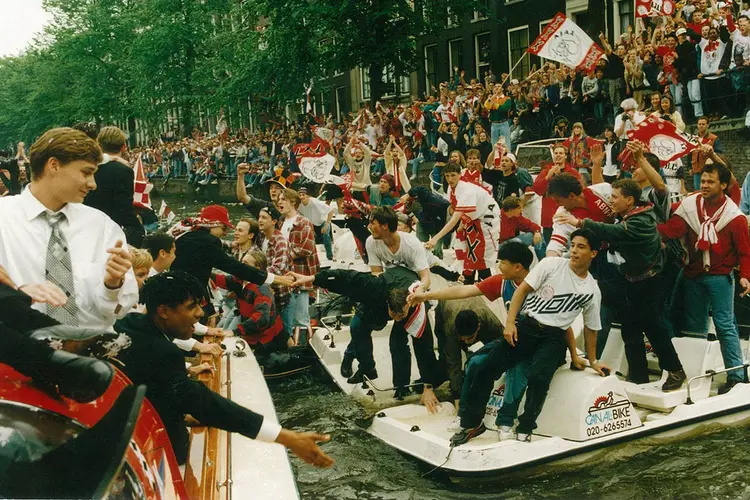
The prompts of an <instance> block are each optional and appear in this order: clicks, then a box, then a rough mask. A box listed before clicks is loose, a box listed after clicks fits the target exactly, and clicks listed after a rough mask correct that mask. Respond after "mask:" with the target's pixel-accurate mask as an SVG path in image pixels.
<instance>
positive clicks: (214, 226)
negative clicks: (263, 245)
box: [169, 205, 293, 312]
mask: <svg viewBox="0 0 750 500" xmlns="http://www.w3.org/2000/svg"><path fill="white" fill-rule="evenodd" d="M233 227H234V226H233V225H232V223H231V222H230V221H229V212H228V211H227V209H226V208H224V207H222V206H220V205H209V206H207V207H204V208H203V210H201V212H200V214H199V215H198V217H192V218H191V217H188V218H186V219H183V220H181V221H180V222H178V223H177V224H175V225H174V226H172V228H171V229H170V230H169V234H170V235H171V236H172V237H173V238H174V239H175V254H176V256H175V260H174V262H173V263H172V268H171V269H172V270H173V271H184V272H186V273H188V274H191V275H193V276H195V277H196V278H197V279H198V281H200V283H201V284H202V285H204V286H205V287H206V289H205V295H204V296H203V299H204V300H205V304H204V307H206V308H207V309H208V310H209V311H210V312H213V307H212V306H211V305H210V304H209V302H208V300H209V297H210V295H209V291H208V281H209V279H210V278H211V272H212V271H213V270H214V269H220V270H221V271H224V272H225V273H227V274H231V275H232V276H234V277H235V278H239V279H241V280H245V281H249V282H251V283H255V284H256V285H262V284H264V283H268V284H270V283H274V284H279V285H287V286H289V285H291V283H292V282H293V280H292V279H290V278H287V277H285V276H276V275H274V274H272V273H269V272H266V271H261V270H259V269H256V268H254V267H250V266H246V265H245V264H243V263H242V262H240V261H238V260H237V259H235V258H234V257H231V256H230V255H229V254H227V253H226V252H225V251H224V248H223V246H222V243H221V239H220V238H221V237H222V236H223V235H224V234H225V233H226V230H227V228H233Z"/></svg>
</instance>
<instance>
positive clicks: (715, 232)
mask: <svg viewBox="0 0 750 500" xmlns="http://www.w3.org/2000/svg"><path fill="white" fill-rule="evenodd" d="M675 215H678V216H680V217H681V218H682V219H683V220H684V221H685V222H686V223H687V225H688V226H690V229H692V230H693V232H694V233H695V234H696V235H697V236H698V239H697V241H696V242H695V249H696V250H699V251H701V252H702V253H703V269H704V270H705V271H708V270H709V269H711V256H710V254H711V252H710V250H711V247H712V246H714V245H717V244H718V242H719V231H721V230H723V229H724V228H725V227H726V225H727V224H729V223H730V222H731V221H733V220H734V219H735V218H737V217H739V216H742V217H744V215H743V214H742V212H740V209H739V208H737V205H735V203H734V202H733V201H732V200H731V199H730V198H729V197H728V196H725V197H724V203H722V204H721V206H720V207H719V208H718V209H717V210H716V212H715V213H714V214H713V215H712V216H710V217H709V215H708V213H707V212H706V207H705V204H704V201H703V196H702V195H701V194H700V193H696V194H694V195H691V196H688V197H687V198H685V199H684V200H682V203H681V204H680V206H679V207H678V208H677V210H676V211H675Z"/></svg>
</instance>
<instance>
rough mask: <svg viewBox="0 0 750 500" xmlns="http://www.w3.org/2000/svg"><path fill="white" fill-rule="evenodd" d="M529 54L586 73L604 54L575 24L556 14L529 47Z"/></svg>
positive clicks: (562, 15) (563, 15)
mask: <svg viewBox="0 0 750 500" xmlns="http://www.w3.org/2000/svg"><path fill="white" fill-rule="evenodd" d="M529 52H530V53H531V54H534V55H537V56H539V57H543V58H545V59H549V60H551V61H556V62H559V63H561V64H564V65H565V66H569V67H571V68H576V69H579V70H582V71H585V72H588V71H590V70H592V69H594V67H595V66H596V61H598V60H599V58H600V57H601V56H602V55H603V54H604V52H603V51H602V49H601V48H600V47H599V46H598V45H597V44H595V43H594V41H593V40H592V39H591V37H589V36H588V35H587V34H586V32H585V31H583V30H582V29H581V28H580V27H579V26H578V25H577V24H576V23H574V22H573V21H571V20H570V19H568V18H566V17H565V14H561V13H559V12H558V13H557V15H556V16H555V17H554V18H553V19H552V21H551V22H550V23H549V24H548V25H547V27H546V28H544V31H543V32H542V34H541V35H539V36H538V37H537V39H536V40H534V43H532V44H531V46H530V47H529Z"/></svg>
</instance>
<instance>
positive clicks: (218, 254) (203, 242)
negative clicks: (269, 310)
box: [171, 229, 268, 287]
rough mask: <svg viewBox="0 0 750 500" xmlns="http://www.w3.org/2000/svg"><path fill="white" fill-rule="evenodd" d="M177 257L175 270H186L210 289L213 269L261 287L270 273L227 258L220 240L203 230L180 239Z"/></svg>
mask: <svg viewBox="0 0 750 500" xmlns="http://www.w3.org/2000/svg"><path fill="white" fill-rule="evenodd" d="M175 254H176V255H177V257H176V258H175V260H174V262H173V263H172V267H171V269H172V270H173V271H184V272H186V273H188V274H192V275H193V276H195V277H196V279H198V281H200V283H201V284H202V285H205V286H206V287H208V280H209V279H210V278H211V272H212V271H213V270H214V269H220V270H222V271H224V272H225V273H227V274H231V275H232V276H234V277H235V278H239V279H241V280H244V281H249V282H251V283H255V284H256V285H262V284H263V283H264V282H265V281H266V278H267V277H268V273H267V272H266V271H261V270H260V269H257V268H255V267H250V266H246V265H245V264H243V263H242V262H240V261H239V260H237V259H235V258H234V257H231V256H230V255H228V254H227V253H226V252H225V251H224V249H223V247H222V245H221V240H220V239H219V238H217V237H215V236H212V235H211V233H209V232H208V231H204V230H200V229H199V230H197V231H192V232H190V233H188V234H185V235H182V236H181V237H179V238H177V241H176V242H175Z"/></svg>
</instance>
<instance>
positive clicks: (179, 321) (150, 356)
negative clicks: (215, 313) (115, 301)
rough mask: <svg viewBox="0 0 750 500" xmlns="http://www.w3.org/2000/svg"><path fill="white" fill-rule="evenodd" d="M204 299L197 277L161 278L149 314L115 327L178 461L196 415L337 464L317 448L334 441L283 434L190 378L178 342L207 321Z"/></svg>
mask: <svg viewBox="0 0 750 500" xmlns="http://www.w3.org/2000/svg"><path fill="white" fill-rule="evenodd" d="M203 295H204V285H203V283H201V282H199V281H197V280H196V279H195V278H194V277H193V276H190V275H189V274H186V273H182V272H171V271H169V272H164V273H161V274H159V275H157V276H154V277H152V278H150V279H149V280H148V281H147V282H146V283H145V284H144V285H143V289H142V296H143V300H144V302H145V303H146V310H147V314H138V313H131V314H129V315H127V316H126V317H125V318H123V319H122V320H120V321H118V322H117V324H116V325H115V330H116V331H118V332H120V333H127V334H128V335H129V337H130V339H131V345H130V347H129V348H128V349H125V350H123V351H121V352H120V354H119V355H118V360H119V361H120V362H121V363H122V364H123V365H124V366H123V372H125V375H127V376H128V378H129V379H130V380H131V381H132V382H133V383H134V384H136V385H139V384H144V385H146V386H147V387H148V391H147V393H146V396H147V397H148V399H149V401H150V402H151V403H152V404H153V405H154V408H155V409H156V411H157V413H158V414H159V417H161V419H162V422H163V423H164V427H165V429H166V430H167V434H168V436H169V440H170V441H171V443H172V448H173V449H174V453H175V456H176V457H177V462H178V463H179V464H184V463H185V461H186V460H187V452H188V444H189V435H188V432H187V428H186V427H185V421H184V419H185V415H186V414H190V415H191V416H192V417H193V418H195V419H197V420H198V421H199V422H200V423H201V424H202V425H207V426H211V427H217V428H219V429H223V430H225V431H228V432H238V433H240V434H242V435H243V436H247V437H249V438H251V439H257V440H259V441H266V442H276V443H279V444H282V445H284V446H286V447H287V448H289V449H290V450H291V451H292V452H293V453H294V454H295V455H297V456H298V457H300V458H301V459H302V460H304V461H306V462H307V463H310V464H312V465H315V466H316V467H330V466H331V465H333V459H332V458H330V457H329V456H328V455H326V454H325V453H324V452H323V451H322V450H321V449H320V447H318V445H317V444H316V442H318V441H324V442H325V441H328V440H330V436H327V435H321V434H316V433H312V432H301V433H300V432H294V431H290V430H287V429H283V428H282V427H281V426H280V425H279V424H277V423H275V422H271V421H270V420H268V419H266V418H264V417H263V416H262V415H259V414H257V413H255V412H253V411H252V410H249V409H247V408H245V407H243V406H240V405H238V404H236V403H234V402H232V401H231V400H229V399H226V398H224V397H222V396H221V395H219V394H217V393H215V392H213V391H212V390H211V389H209V388H208V387H207V386H206V385H204V384H203V383H201V382H199V381H197V380H190V379H189V378H188V376H187V371H186V370H185V358H184V355H183V353H182V351H181V350H180V349H179V348H178V347H177V346H175V345H174V344H173V343H172V340H173V339H188V338H190V336H191V335H192V333H193V325H194V324H195V323H196V322H197V321H198V320H200V318H201V317H203V309H202V308H201V306H200V301H201V300H203Z"/></svg>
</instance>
